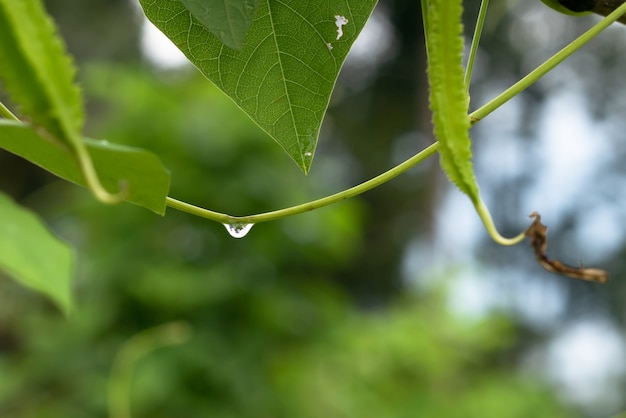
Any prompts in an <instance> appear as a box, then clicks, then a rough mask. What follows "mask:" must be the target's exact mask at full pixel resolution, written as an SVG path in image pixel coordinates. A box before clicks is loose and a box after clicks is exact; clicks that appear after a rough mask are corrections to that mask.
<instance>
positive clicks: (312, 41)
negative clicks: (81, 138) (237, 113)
mask: <svg viewBox="0 0 626 418" xmlns="http://www.w3.org/2000/svg"><path fill="white" fill-rule="evenodd" d="M140 3H141V4H142V6H143V9H144V11H145V13H146V16H147V17H148V18H149V19H150V20H151V21H152V22H153V23H154V24H155V25H156V26H157V27H158V28H159V29H160V30H161V31H162V32H163V33H165V35H167V36H168V37H169V38H170V39H171V40H172V41H173V42H174V44H176V45H177V46H178V48H180V49H181V51H183V52H184V53H185V55H186V56H187V58H189V60H190V61H191V62H192V63H194V64H195V65H196V67H198V69H199V70H200V71H201V72H202V73H203V74H204V75H205V76H206V77H207V78H208V79H209V80H211V81H212V82H213V83H215V84H216V85H217V86H218V87H219V88H220V89H221V90H223V91H224V92H225V93H226V94H227V95H228V96H230V97H231V98H232V99H233V100H234V101H235V102H236V103H237V104H238V105H239V106H240V107H241V108H242V109H243V110H244V111H245V112H246V113H247V114H248V115H249V116H250V117H251V118H252V119H253V120H254V121H255V122H256V123H257V124H258V125H259V126H260V127H261V128H262V129H263V130H265V131H266V132H267V133H268V134H269V135H270V136H271V137H272V138H274V140H276V142H278V144H279V145H280V146H281V147H282V148H283V149H284V150H285V151H286V152H287V154H289V155H290V156H291V158H292V159H293V160H294V161H295V162H296V163H297V164H298V166H300V168H301V169H302V170H303V171H304V172H305V173H306V172H307V171H308V170H309V168H310V165H311V161H312V159H313V154H314V152H315V147H316V145H317V140H318V136H319V130H320V126H321V123H322V119H323V117H324V114H325V112H326V109H327V107H328V102H329V100H330V95H331V93H332V90H333V87H334V85H335V81H336V80H337V76H338V74H339V70H340V69H341V66H342V65H343V62H344V60H345V58H346V56H347V54H348V51H349V50H350V47H351V46H352V44H353V42H354V41H355V40H356V37H357V35H358V34H359V32H360V31H361V29H362V28H363V26H364V25H365V22H366V21H367V19H368V18H369V16H370V14H371V12H372V11H373V9H374V6H375V5H376V0H318V1H297V2H294V1H287V0H260V1H259V4H258V8H257V11H256V14H255V17H254V20H253V21H252V24H251V25H250V28H249V29H248V33H247V35H246V39H245V41H244V43H243V47H242V49H241V51H235V50H232V49H229V48H227V47H225V46H224V44H223V43H222V42H221V41H220V40H219V39H218V37H216V36H214V35H213V34H212V33H211V32H210V31H209V30H207V29H206V28H205V27H204V26H203V25H201V24H200V23H198V22H197V21H196V20H195V19H194V18H193V17H192V15H191V14H190V13H189V11H188V10H187V9H186V8H185V7H184V5H183V4H182V3H181V2H180V0H140Z"/></svg>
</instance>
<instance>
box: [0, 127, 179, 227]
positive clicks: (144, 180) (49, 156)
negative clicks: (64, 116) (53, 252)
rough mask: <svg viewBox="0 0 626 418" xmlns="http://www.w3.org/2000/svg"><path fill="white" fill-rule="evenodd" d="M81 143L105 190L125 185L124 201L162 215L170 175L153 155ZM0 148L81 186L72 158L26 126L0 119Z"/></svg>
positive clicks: (111, 145) (93, 143)
mask: <svg viewBox="0 0 626 418" xmlns="http://www.w3.org/2000/svg"><path fill="white" fill-rule="evenodd" d="M85 143H86V145H87V148H88V150H89V153H90V154H91V156H92V158H93V162H94V164H95V166H96V171H97V172H98V175H99V176H100V179H101V180H102V183H103V185H104V186H105V187H107V188H108V189H109V190H116V188H118V187H119V185H120V183H121V182H125V183H126V184H127V185H128V192H129V193H128V196H127V197H126V200H128V201H129V202H132V203H135V204H137V205H139V206H143V207H145V208H147V209H150V210H152V211H154V212H156V213H158V214H160V215H163V214H164V213H165V199H166V197H167V193H168V191H169V185H170V175H169V172H168V171H167V170H166V169H165V168H164V167H163V165H162V164H161V161H160V160H159V159H158V158H157V157H156V156H155V155H154V154H152V153H149V152H147V151H144V150H141V149H138V148H130V147H124V146H121V145H114V144H109V143H107V142H106V141H96V140H85ZM0 148H4V149H6V150H7V151H9V152H12V153H13V154H16V155H19V156H20V157H22V158H25V159H27V160H29V161H30V162H32V163H34V164H37V165H38V166H40V167H42V168H44V169H46V170H48V171H50V172H51V173H54V174H56V175H57V176H59V177H61V178H63V179H66V180H69V181H71V182H74V183H77V184H80V185H83V186H84V185H85V180H84V178H83V176H82V174H81V171H80V167H79V166H78V163H77V161H76V159H75V158H74V157H73V155H72V154H71V153H70V152H69V151H68V150H67V149H65V148H63V147H61V146H59V145H58V144H56V143H54V142H51V141H48V140H47V139H44V138H42V137H41V136H39V135H37V132H35V130H34V129H33V128H31V127H29V126H27V125H24V124H20V123H18V122H12V121H7V120H0Z"/></svg>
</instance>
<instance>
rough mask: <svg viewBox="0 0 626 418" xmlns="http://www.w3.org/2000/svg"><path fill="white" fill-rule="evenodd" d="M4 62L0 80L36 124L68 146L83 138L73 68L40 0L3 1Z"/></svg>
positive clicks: (0, 42)
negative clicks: (81, 136)
mask: <svg viewBox="0 0 626 418" xmlns="http://www.w3.org/2000/svg"><path fill="white" fill-rule="evenodd" d="M0 63H2V65H0V79H3V80H4V82H5V83H4V85H5V87H6V89H7V91H9V93H10V94H11V95H12V97H13V99H14V101H15V102H16V103H18V104H19V105H20V106H21V110H22V113H23V114H24V115H25V116H26V117H27V118H28V119H29V120H30V121H31V122H32V123H33V124H34V125H36V126H39V127H41V128H44V129H45V130H46V131H48V132H49V133H50V134H52V135H53V136H54V137H55V138H56V139H59V140H62V141H66V142H68V143H71V142H72V141H76V140H79V139H80V133H81V131H82V127H83V103H82V99H81V96H80V92H79V90H78V88H77V87H76V86H75V85H74V81H73V80H74V74H75V69H74V67H73V65H72V62H71V60H70V58H69V57H68V56H67V54H66V53H65V47H64V45H63V43H62V42H61V39H60V38H59V37H58V36H57V33H56V30H55V27H54V25H53V23H52V21H51V20H50V18H49V17H48V16H47V14H46V12H45V10H44V9H43V6H42V4H41V1H40V0H19V1H15V0H0ZM72 145H73V144H72Z"/></svg>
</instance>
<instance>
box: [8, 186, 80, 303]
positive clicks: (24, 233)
mask: <svg viewBox="0 0 626 418" xmlns="http://www.w3.org/2000/svg"><path fill="white" fill-rule="evenodd" d="M73 259H74V257H73V254H72V250H71V249H70V248H69V247H68V246H67V245H66V244H64V243H63V242H61V241H59V240H58V239H57V238H55V237H54V236H53V235H52V234H51V233H50V231H49V230H48V229H47V228H46V226H45V225H44V224H43V223H42V222H41V220H40V219H39V218H38V217H37V216H36V215H35V214H34V213H32V212H31V211H29V210H27V209H25V208H23V207H21V206H19V205H17V204H16V203H15V202H13V200H11V199H10V198H9V197H8V196H6V195H4V194H2V193H0V270H3V271H5V272H6V273H8V274H9V275H11V276H12V277H14V278H15V279H16V280H17V281H18V282H20V283H21V284H23V285H25V286H28V287H30V288H32V289H35V290H37V291H39V292H41V293H43V294H45V295H46V296H48V297H49V298H50V299H52V300H53V301H54V302H55V303H56V304H57V305H58V306H59V307H60V308H61V309H62V310H63V312H65V313H66V314H68V313H69V312H70V311H71V309H72V298H71V292H70V281H71V278H72V267H73ZM0 303H3V302H2V301H0Z"/></svg>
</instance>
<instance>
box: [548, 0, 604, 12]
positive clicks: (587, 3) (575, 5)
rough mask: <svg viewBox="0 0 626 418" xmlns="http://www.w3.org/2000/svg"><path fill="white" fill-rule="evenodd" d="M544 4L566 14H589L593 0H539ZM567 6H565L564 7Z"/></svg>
mask: <svg viewBox="0 0 626 418" xmlns="http://www.w3.org/2000/svg"><path fill="white" fill-rule="evenodd" d="M541 1H542V2H543V3H544V4H545V5H546V6H548V7H550V8H552V9H554V10H556V11H558V12H561V13H565V14H567V15H585V14H589V13H590V11H591V10H592V9H593V7H594V1H593V0H582V1H581V0H573V1H571V0H570V1H559V0H541ZM566 6H567V7H566Z"/></svg>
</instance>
